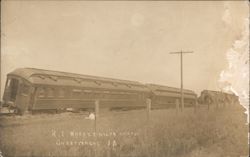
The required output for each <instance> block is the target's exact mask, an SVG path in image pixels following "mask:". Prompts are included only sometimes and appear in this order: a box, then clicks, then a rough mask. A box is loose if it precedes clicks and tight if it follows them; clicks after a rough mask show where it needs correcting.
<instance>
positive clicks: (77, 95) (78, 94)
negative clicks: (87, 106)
mask: <svg viewBox="0 0 250 157" xmlns="http://www.w3.org/2000/svg"><path fill="white" fill-rule="evenodd" d="M81 93H82V90H81V89H73V90H72V94H73V97H75V98H77V97H80V96H81Z"/></svg>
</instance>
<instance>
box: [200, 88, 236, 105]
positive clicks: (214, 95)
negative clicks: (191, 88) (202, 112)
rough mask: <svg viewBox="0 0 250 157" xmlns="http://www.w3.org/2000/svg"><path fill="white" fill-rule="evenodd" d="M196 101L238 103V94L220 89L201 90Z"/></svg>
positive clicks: (208, 103) (209, 103)
mask: <svg viewBox="0 0 250 157" xmlns="http://www.w3.org/2000/svg"><path fill="white" fill-rule="evenodd" d="M198 102H199V103H200V104H203V105H211V104H214V105H219V104H222V105H224V104H233V103H239V100H238V96H236V95H235V94H229V93H224V92H221V91H212V90H203V91H202V92H201V95H200V96H199V98H198Z"/></svg>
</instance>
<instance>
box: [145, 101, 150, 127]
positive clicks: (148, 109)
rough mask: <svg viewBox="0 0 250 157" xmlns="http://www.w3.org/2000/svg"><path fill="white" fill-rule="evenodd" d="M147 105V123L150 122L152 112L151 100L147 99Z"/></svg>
mask: <svg viewBox="0 0 250 157" xmlns="http://www.w3.org/2000/svg"><path fill="white" fill-rule="evenodd" d="M146 104H147V121H148V122H149V120H150V112H151V99H146Z"/></svg>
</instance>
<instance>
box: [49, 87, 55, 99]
mask: <svg viewBox="0 0 250 157" xmlns="http://www.w3.org/2000/svg"><path fill="white" fill-rule="evenodd" d="M54 96H55V90H54V89H53V88H48V97H54Z"/></svg>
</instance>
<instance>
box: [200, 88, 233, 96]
mask: <svg viewBox="0 0 250 157" xmlns="http://www.w3.org/2000/svg"><path fill="white" fill-rule="evenodd" d="M201 93H209V94H226V95H232V96H236V95H235V94H234V93H233V92H222V91H215V90H207V89H206V90H203V91H201Z"/></svg>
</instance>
